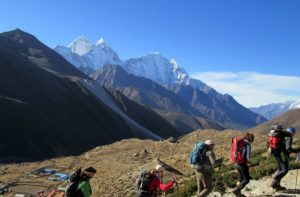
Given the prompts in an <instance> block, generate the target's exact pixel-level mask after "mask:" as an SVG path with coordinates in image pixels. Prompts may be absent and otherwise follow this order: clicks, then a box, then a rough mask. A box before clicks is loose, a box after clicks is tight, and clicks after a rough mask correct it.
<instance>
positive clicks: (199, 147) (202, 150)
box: [190, 142, 207, 165]
mask: <svg viewBox="0 0 300 197" xmlns="http://www.w3.org/2000/svg"><path fill="white" fill-rule="evenodd" d="M206 152H207V145H206V144H205V143H204V142H197V143H196V144H195V146H194V148H193V150H192V152H191V154H190V164H193V165H195V164H200V165H203V164H204V163H205V159H206Z"/></svg>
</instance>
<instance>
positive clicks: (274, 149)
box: [268, 125, 292, 191]
mask: <svg viewBox="0 0 300 197" xmlns="http://www.w3.org/2000/svg"><path fill="white" fill-rule="evenodd" d="M291 137H292V134H291V133H289V132H287V131H284V130H283V128H282V126H281V125H272V126H271V131H270V133H269V138H268V146H269V149H270V152H271V155H273V156H274V157H275V160H276V163H277V171H276V172H275V175H274V177H273V181H272V183H271V187H272V188H273V189H274V190H276V191H279V190H285V189H286V188H285V187H282V186H281V185H280V181H281V179H282V178H283V177H284V176H285V175H286V174H287V173H288V167H289V161H288V160H289V153H288V150H287V148H286V141H285V139H288V138H291ZM290 150H291V149H290Z"/></svg>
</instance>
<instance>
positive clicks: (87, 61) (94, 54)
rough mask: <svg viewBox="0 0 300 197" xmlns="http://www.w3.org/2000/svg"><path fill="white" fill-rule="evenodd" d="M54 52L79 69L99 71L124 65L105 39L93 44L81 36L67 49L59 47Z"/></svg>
mask: <svg viewBox="0 0 300 197" xmlns="http://www.w3.org/2000/svg"><path fill="white" fill-rule="evenodd" d="M54 50H55V51H56V52H58V53H59V54H61V55H62V56H63V57H64V58H65V59H66V60H68V61H69V62H70V63H72V64H73V65H75V66H76V67H78V68H79V67H83V68H84V67H86V68H92V69H94V70H97V69H98V68H100V67H102V66H103V65H105V64H119V65H120V64H122V61H121V60H120V58H119V56H118V54H117V53H116V52H115V51H114V50H113V49H112V48H111V47H109V46H108V45H107V44H106V43H105V42H104V39H103V38H100V39H99V40H98V42H97V43H96V44H92V43H91V42H90V41H89V40H87V39H86V38H85V37H83V36H80V37H78V38H76V39H75V40H74V41H73V42H71V43H70V44H69V45H68V46H67V47H65V46H60V45H58V46H56V47H55V48H54Z"/></svg>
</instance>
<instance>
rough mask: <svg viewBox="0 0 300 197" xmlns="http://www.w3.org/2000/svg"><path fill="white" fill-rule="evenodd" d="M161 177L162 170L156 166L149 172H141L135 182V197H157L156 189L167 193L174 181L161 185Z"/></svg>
mask: <svg viewBox="0 0 300 197" xmlns="http://www.w3.org/2000/svg"><path fill="white" fill-rule="evenodd" d="M163 175H164V168H163V167H162V166H161V165H157V166H156V167H155V169H152V170H150V171H149V172H142V173H141V175H140V177H139V178H138V179H137V182H136V184H137V185H136V186H137V197H157V193H158V188H159V189H161V190H162V191H163V192H167V191H168V190H169V189H170V188H171V187H172V186H173V185H174V183H176V180H175V179H174V180H173V181H170V182H169V183H167V184H163V181H162V178H163Z"/></svg>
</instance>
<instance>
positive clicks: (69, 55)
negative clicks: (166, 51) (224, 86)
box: [54, 36, 210, 90]
mask: <svg viewBox="0 0 300 197" xmlns="http://www.w3.org/2000/svg"><path fill="white" fill-rule="evenodd" d="M54 50H55V51H57V52H58V53H59V54H61V55H62V56H63V57H65V59H66V60H68V61H69V62H70V63H72V64H73V65H75V66H76V67H78V68H79V67H81V68H91V69H93V70H97V69H99V68H101V67H102V66H103V65H105V64H117V65H120V66H122V67H123V68H124V69H125V70H126V71H127V72H128V73H131V74H134V75H136V76H140V77H145V78H148V79H151V80H153V81H155V82H157V83H159V84H163V85H171V84H178V83H179V84H183V85H191V86H193V87H194V88H200V89H203V90H206V89H207V88H208V86H206V85H205V84H204V83H202V82H201V81H199V80H195V79H192V78H191V77H190V76H189V75H188V73H187V72H186V71H185V70H184V69H183V68H182V67H181V66H180V65H179V64H178V63H177V62H176V60H175V59H168V58H166V57H164V56H163V55H162V54H160V53H159V52H150V53H148V54H146V55H144V56H142V57H139V58H131V59H128V60H125V61H122V60H120V58H119V56H118V54H117V53H116V52H115V51H114V50H113V49H112V48H111V47H109V46H108V45H107V44H106V43H105V42H104V40H103V38H101V39H99V41H98V42H97V43H96V44H92V43H91V42H90V41H89V40H87V39H86V38H85V37H83V36H80V37H78V38H76V39H75V40H74V41H72V42H71V43H70V44H69V45H68V46H67V47H65V46H60V45H58V46H56V47H55V48H54ZM81 70H82V69H81ZM208 89H210V88H208Z"/></svg>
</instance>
